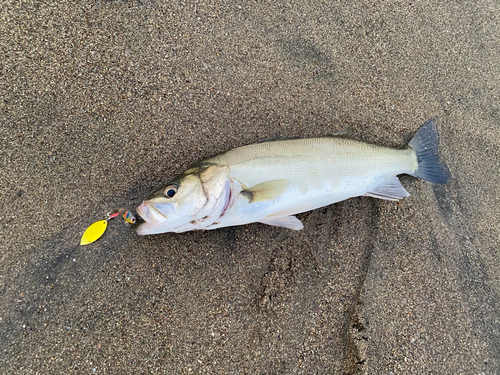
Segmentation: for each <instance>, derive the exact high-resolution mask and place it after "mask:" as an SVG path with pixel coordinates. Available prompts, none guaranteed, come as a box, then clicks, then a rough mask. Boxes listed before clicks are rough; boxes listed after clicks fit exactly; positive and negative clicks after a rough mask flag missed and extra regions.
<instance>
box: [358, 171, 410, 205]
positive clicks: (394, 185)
mask: <svg viewBox="0 0 500 375" xmlns="http://www.w3.org/2000/svg"><path fill="white" fill-rule="evenodd" d="M365 195H366V196H368V197H374V198H380V199H387V200H390V201H397V200H399V199H401V198H404V197H407V196H409V195H410V193H408V192H407V191H406V189H405V188H404V187H403V185H401V182H400V181H399V178H397V177H396V176H391V177H389V178H388V179H386V180H384V181H382V182H381V183H380V184H379V185H378V186H377V187H375V189H372V190H371V191H369V192H368V193H366V194H365Z"/></svg>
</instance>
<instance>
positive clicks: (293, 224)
mask: <svg viewBox="0 0 500 375" xmlns="http://www.w3.org/2000/svg"><path fill="white" fill-rule="evenodd" d="M260 223H262V224H267V225H274V226H275V227H283V228H288V229H293V230H301V229H302V228H304V225H302V222H301V221H300V220H299V219H297V218H296V217H295V216H268V217H265V218H264V219H262V220H261V221H260Z"/></svg>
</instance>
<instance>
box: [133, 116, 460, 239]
mask: <svg viewBox="0 0 500 375" xmlns="http://www.w3.org/2000/svg"><path fill="white" fill-rule="evenodd" d="M438 144H439V135H438V130H437V125H436V120H435V119H433V118H432V119H430V120H428V121H427V122H425V123H424V124H423V125H422V126H421V127H420V128H419V129H418V130H417V132H416V133H415V134H414V136H413V138H412V139H411V140H410V142H409V143H408V145H407V147H405V148H403V149H394V148H388V147H382V146H378V145H374V144H370V143H365V142H361V141H357V140H355V139H352V137H350V136H348V135H347V136H346V134H345V133H342V134H336V135H335V134H334V135H330V136H326V137H319V138H303V139H275V140H268V141H262V142H258V143H254V144H250V145H247V146H243V147H238V148H235V149H232V150H229V151H226V152H224V153H221V154H219V155H216V156H212V157H209V158H206V159H204V160H202V161H200V162H198V163H196V164H193V165H192V166H191V167H189V168H188V169H187V170H186V171H185V172H183V173H181V174H179V175H177V176H176V177H174V178H173V179H172V180H171V181H170V182H168V183H167V184H165V185H163V186H161V187H160V188H159V189H157V190H156V191H154V192H153V193H152V194H151V195H150V196H149V197H148V198H147V199H146V200H144V201H143V202H142V204H141V205H140V206H139V207H138V208H137V213H138V215H139V216H140V217H141V218H142V219H143V220H144V222H143V223H142V224H140V225H139V226H138V227H137V229H136V232H137V234H139V235H149V234H158V233H166V232H174V233H181V232H187V231H191V230H211V229H217V228H223V227H228V226H236V225H245V224H250V223H263V224H268V225H274V226H277V227H284V228H288V229H294V230H300V229H302V228H303V224H302V222H301V221H300V220H299V219H298V218H297V217H296V216H295V215H296V214H299V213H302V212H306V211H310V210H314V209H317V208H320V207H324V206H328V205H331V204H333V203H336V202H340V201H343V200H346V199H349V198H353V197H358V196H369V197H374V198H380V199H387V200H395V201H397V200H399V199H402V198H405V197H407V196H409V195H410V194H409V193H408V192H407V191H406V189H405V188H404V187H403V186H402V185H401V182H400V181H399V178H398V177H397V176H398V175H400V174H408V175H410V176H413V177H416V178H420V179H423V180H426V181H429V182H431V183H437V184H444V183H446V182H448V180H449V179H450V177H451V174H450V172H449V169H448V167H447V166H446V164H444V163H443V162H442V161H441V160H440V157H439V154H438Z"/></svg>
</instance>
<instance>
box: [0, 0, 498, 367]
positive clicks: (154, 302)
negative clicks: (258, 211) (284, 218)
mask: <svg viewBox="0 0 500 375" xmlns="http://www.w3.org/2000/svg"><path fill="white" fill-rule="evenodd" d="M1 8H2V9H1V10H0V51H1V59H0V97H1V102H0V139H1V146H0V173H1V177H2V178H1V182H0V207H1V210H0V228H1V229H0V238H1V241H0V254H1V262H0V291H1V301H2V303H1V304H0V328H1V329H0V347H1V356H0V372H1V373H6V374H49V373H50V374H70V373H76V374H80V373H82V374H94V373H95V374H132V373H134V374H140V373H164V374H198V373H201V374H203V373H206V374H236V373H238V374H239V373H241V374H295V373H296V374H391V373H393V374H403V373H404V374H407V373H416V374H421V373H439V374H483V373H484V374H497V373H500V261H499V258H500V243H499V242H500V226H499V220H498V218H499V217H500V208H499V207H500V200H499V193H498V186H499V185H500V177H499V172H500V169H499V165H500V151H499V145H500V132H499V130H498V129H499V123H500V104H499V97H500V65H499V64H498V61H500V5H499V4H498V2H495V1H479V2H468V3H467V2H453V1H449V2H444V1H441V2H435V1H422V2H416V3H413V2H411V3H408V2H381V3H380V2H377V3H374V2H372V1H359V2H354V3H352V4H344V3H341V2H317V1H310V0H305V1H300V2H294V1H292V2H284V3H274V2H267V3H266V2H240V1H235V2H218V1H208V2H199V1H187V2H180V1H79V2H72V1H69V2H67V1H66V2H64V1H63V2H60V1H52V0H49V1H44V2H39V1H27V2H14V1H6V2H4V4H3V5H2V7H1ZM431 117H436V118H438V127H439V130H440V134H441V154H442V157H443V159H444V160H445V161H446V163H447V165H448V166H449V168H450V171H451V173H452V176H453V178H452V180H451V181H450V183H448V184H447V185H444V186H438V185H432V184H430V183H427V182H425V181H421V180H416V179H414V178H412V177H409V176H403V177H402V178H401V181H402V184H403V185H404V186H405V187H406V189H407V190H408V191H409V192H410V194H411V196H410V197H408V198H406V199H404V200H402V201H401V202H399V203H397V202H388V201H382V200H377V199H373V198H367V197H363V198H355V199H351V200H349V201H345V202H341V203H338V204H335V205H332V206H329V207H326V208H323V209H319V210H316V211H313V212H310V213H305V214H302V215H299V217H300V219H301V220H302V221H303V223H304V227H305V228H304V230H302V231H300V232H295V231H291V230H287V229H283V228H275V227H269V226H265V225H261V224H254V225H247V226H242V227H234V228H226V229H221V230H216V231H207V232H191V233H185V234H164V235H158V236H149V237H139V236H137V235H135V233H134V231H133V229H132V228H131V227H127V226H125V225H124V224H123V221H120V220H116V219H115V220H114V221H111V222H110V223H109V228H108V231H107V233H106V235H105V236H104V237H103V238H102V239H101V240H100V241H99V242H97V243H95V244H92V245H88V246H84V247H81V246H79V245H78V243H79V239H80V236H81V234H82V233H83V231H84V230H85V228H86V227H87V226H88V225H90V224H91V223H92V222H94V221H97V220H101V219H103V218H105V216H106V212H108V211H110V210H112V209H115V208H119V207H122V208H126V209H133V208H134V207H136V206H137V205H138V204H139V203H140V202H141V200H142V199H144V198H145V197H147V196H148V194H149V193H150V192H151V191H152V190H153V189H154V187H156V186H158V185H160V184H162V183H164V182H167V181H168V180H169V179H171V178H172V177H173V176H174V175H175V174H177V173H179V172H182V171H183V170H184V169H186V167H187V166H189V165H190V164H192V163H194V162H196V161H198V160H200V159H202V158H204V157H207V156H209V155H213V154H215V153H218V152H222V151H225V150H227V149H229V148H233V147H237V146H241V145H244V144H248V143H251V142H254V141H257V140H259V139H264V138H269V137H275V136H301V137H308V136H321V135H325V134H328V133H333V132H336V131H339V130H341V129H344V128H350V129H352V131H353V133H354V135H355V137H356V138H357V139H360V140H363V141H367V142H373V143H377V144H380V145H385V146H391V147H404V146H405V145H406V143H407V142H408V141H409V139H411V137H412V134H413V133H414V132H415V131H416V129H418V127H419V126H420V125H421V124H422V123H423V122H424V121H426V120H427V119H429V118H431Z"/></svg>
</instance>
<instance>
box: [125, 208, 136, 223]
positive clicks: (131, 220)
mask: <svg viewBox="0 0 500 375" xmlns="http://www.w3.org/2000/svg"><path fill="white" fill-rule="evenodd" d="M122 217H123V220H125V221H126V222H127V223H129V224H135V222H136V219H135V216H134V215H133V214H132V212H130V211H125V213H124V214H123V215H122Z"/></svg>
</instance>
